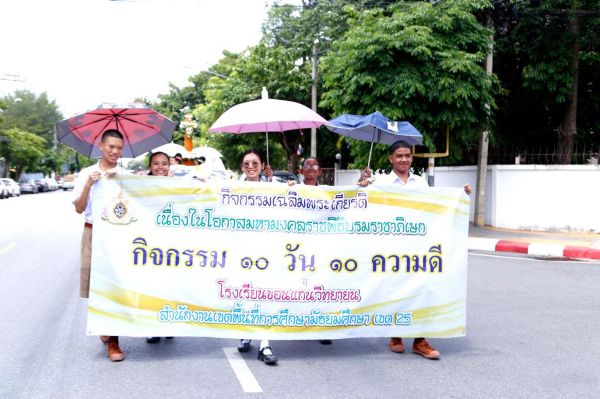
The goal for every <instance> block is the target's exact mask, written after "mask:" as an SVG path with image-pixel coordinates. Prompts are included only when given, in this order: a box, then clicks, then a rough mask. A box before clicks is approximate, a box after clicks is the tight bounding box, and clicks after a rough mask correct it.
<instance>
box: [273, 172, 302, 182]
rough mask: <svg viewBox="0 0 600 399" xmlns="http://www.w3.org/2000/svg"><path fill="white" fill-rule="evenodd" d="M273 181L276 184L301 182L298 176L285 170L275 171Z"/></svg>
mask: <svg viewBox="0 0 600 399" xmlns="http://www.w3.org/2000/svg"><path fill="white" fill-rule="evenodd" d="M272 180H273V181H274V182H276V183H287V182H288V181H290V180H293V181H295V182H296V183H299V182H300V181H299V180H298V176H296V175H295V174H293V173H290V172H288V171H285V170H274V171H273V179H272Z"/></svg>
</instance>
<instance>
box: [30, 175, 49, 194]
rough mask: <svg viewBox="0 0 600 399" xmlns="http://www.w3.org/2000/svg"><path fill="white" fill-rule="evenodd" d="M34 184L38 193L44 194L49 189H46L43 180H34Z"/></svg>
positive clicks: (46, 185) (45, 183) (46, 186)
mask: <svg viewBox="0 0 600 399" xmlns="http://www.w3.org/2000/svg"><path fill="white" fill-rule="evenodd" d="M34 183H35V185H36V186H37V188H38V192H40V193H45V192H47V191H50V187H48V183H47V182H46V181H45V180H44V179H43V178H41V179H35V180H34Z"/></svg>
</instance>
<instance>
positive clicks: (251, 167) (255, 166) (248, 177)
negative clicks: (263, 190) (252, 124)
mask: <svg viewBox="0 0 600 399" xmlns="http://www.w3.org/2000/svg"><path fill="white" fill-rule="evenodd" d="M240 166H241V168H242V172H243V173H244V174H243V176H242V179H243V180H244V181H251V182H269V181H271V178H272V177H273V171H272V170H271V167H270V166H269V165H265V164H264V162H263V161H262V155H261V153H260V152H259V151H258V150H254V149H250V150H248V151H246V152H244V153H243V154H242V162H241V165H240ZM263 172H264V175H263ZM250 342H252V340H250V339H241V340H240V343H239V344H238V351H239V352H248V351H249V350H250ZM258 360H262V361H263V362H264V363H265V364H276V363H277V356H275V354H274V353H273V351H272V350H271V347H270V346H269V341H268V340H266V339H263V340H261V341H260V347H259V348H258Z"/></svg>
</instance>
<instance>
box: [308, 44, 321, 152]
mask: <svg viewBox="0 0 600 399" xmlns="http://www.w3.org/2000/svg"><path fill="white" fill-rule="evenodd" d="M317 44H319V39H315V41H314V42H313V47H312V88H311V101H310V105H311V109H312V110H313V111H314V112H317ZM310 156H311V157H316V156H317V129H316V128H314V127H311V128H310Z"/></svg>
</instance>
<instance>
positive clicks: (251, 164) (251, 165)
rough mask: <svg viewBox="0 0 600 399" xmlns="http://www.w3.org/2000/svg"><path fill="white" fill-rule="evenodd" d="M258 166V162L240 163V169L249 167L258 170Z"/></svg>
mask: <svg viewBox="0 0 600 399" xmlns="http://www.w3.org/2000/svg"><path fill="white" fill-rule="evenodd" d="M259 164H260V162H256V161H254V162H242V168H249V167H253V168H258V165H259Z"/></svg>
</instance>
